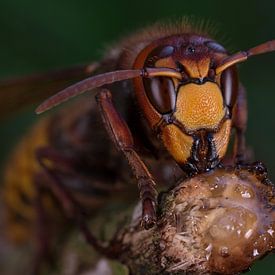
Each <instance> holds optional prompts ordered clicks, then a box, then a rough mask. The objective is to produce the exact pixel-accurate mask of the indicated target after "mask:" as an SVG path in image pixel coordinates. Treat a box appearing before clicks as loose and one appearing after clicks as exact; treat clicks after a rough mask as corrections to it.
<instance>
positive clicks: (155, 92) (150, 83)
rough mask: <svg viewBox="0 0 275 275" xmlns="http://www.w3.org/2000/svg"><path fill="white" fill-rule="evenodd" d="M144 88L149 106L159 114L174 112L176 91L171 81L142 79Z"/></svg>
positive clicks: (162, 78) (156, 78) (168, 79)
mask: <svg viewBox="0 0 275 275" xmlns="http://www.w3.org/2000/svg"><path fill="white" fill-rule="evenodd" d="M144 86H145V91H146V94H147V96H148V98H149V100H150V102H151V104H152V105H153V107H154V108H155V109H156V110H157V111H158V112H159V113H160V114H167V113H170V112H172V111H173V110H174V108H175V104H176V91H175V87H174V84H173V81H172V79H170V78H168V77H154V78H150V79H144Z"/></svg>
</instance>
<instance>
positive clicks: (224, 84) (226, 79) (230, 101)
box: [221, 67, 239, 108]
mask: <svg viewBox="0 0 275 275" xmlns="http://www.w3.org/2000/svg"><path fill="white" fill-rule="evenodd" d="M238 83H239V82H238V75H237V71H236V67H235V68H234V67H232V68H228V69H227V70H225V71H224V72H222V75H221V89H222V93H223V98H224V102H225V104H226V105H227V106H228V107H229V108H233V106H234V104H235V102H236V98H237V94H238Z"/></svg>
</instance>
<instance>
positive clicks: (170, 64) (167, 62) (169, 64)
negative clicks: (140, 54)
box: [155, 56, 177, 69]
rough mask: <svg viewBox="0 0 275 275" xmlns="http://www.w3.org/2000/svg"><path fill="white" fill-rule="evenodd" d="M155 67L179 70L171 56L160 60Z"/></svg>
mask: <svg viewBox="0 0 275 275" xmlns="http://www.w3.org/2000/svg"><path fill="white" fill-rule="evenodd" d="M155 66H156V67H164V68H172V69H176V68H177V67H176V64H175V61H174V60H173V58H172V57H171V56H169V57H166V58H162V59H159V60H158V61H157V62H156V63H155Z"/></svg>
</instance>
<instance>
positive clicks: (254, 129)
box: [0, 0, 275, 274]
mask: <svg viewBox="0 0 275 275" xmlns="http://www.w3.org/2000/svg"><path fill="white" fill-rule="evenodd" d="M185 15H188V16H190V15H193V16H196V17H198V18H204V19H210V20H211V21H213V22H214V23H217V25H218V26H219V33H220V37H221V38H222V41H224V40H225V41H228V42H227V43H226V46H228V47H229V49H231V50H233V51H237V50H240V49H247V48H249V47H252V46H255V45H257V44H259V43H262V42H265V41H267V40H271V39H274V38H275V1H271V0H270V1H236V0H231V1H183V0H181V1H175V0H174V1H163V0H159V1H141V0H140V1H133V2H131V1H64V0H60V1H53V0H48V1H38V0H25V1H22V0H10V1H3V0H0V77H1V78H5V77H13V76H15V75H16V76H18V75H27V74H31V73H35V72H43V71H47V70H51V69H53V68H58V67H67V66H70V65H73V64H78V63H83V62H84V63H85V62H87V61H88V62H89V61H93V60H97V59H99V58H100V56H101V55H102V53H103V51H104V47H105V46H106V45H108V44H109V43H110V42H114V41H116V40H118V39H119V38H121V37H123V36H124V35H126V34H128V33H131V32H133V31H134V30H136V29H137V28H142V27H143V26H147V25H148V24H150V23H152V22H155V21H158V20H161V19H169V18H179V17H182V16H185ZM218 37H219V36H218ZM224 38H225V39H224ZM240 75H241V80H242V82H243V84H244V85H245V86H246V88H247V90H248V103H249V123H248V132H247V139H248V143H249V145H250V146H251V147H252V148H253V149H254V152H255V155H256V158H257V159H258V160H261V161H263V162H264V163H266V165H267V167H268V168H269V171H270V176H271V178H272V179H273V181H274V180H275V144H274V140H275V130H274V129H275V120H274V117H275V107H274V106H275V105H274V102H275V82H274V80H275V53H273V54H272V53H270V54H266V55H263V56H258V57H255V58H252V59H251V60H249V61H247V62H246V63H245V64H242V65H241V66H240ZM35 119H37V118H36V116H35V115H34V114H33V113H32V112H28V113H26V114H24V115H22V114H19V115H18V114H13V116H12V117H11V118H9V119H8V120H4V121H0V123H1V124H0V131H1V135H0V143H1V147H0V148H1V149H0V156H1V162H2V163H3V160H4V159H5V157H6V156H7V153H8V152H9V151H10V149H11V148H12V147H13V146H14V144H15V142H16V141H17V140H18V139H20V137H21V136H22V135H23V134H24V130H25V129H26V128H27V127H28V126H29V124H30V123H31V122H32V121H34V120H35ZM249 274H275V259H274V256H270V257H268V258H266V259H264V260H263V261H261V262H259V263H258V264H256V265H255V266H254V267H253V269H252V271H251V272H250V273H249Z"/></svg>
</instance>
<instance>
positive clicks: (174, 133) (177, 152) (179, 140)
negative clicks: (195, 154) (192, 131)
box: [162, 125, 193, 164]
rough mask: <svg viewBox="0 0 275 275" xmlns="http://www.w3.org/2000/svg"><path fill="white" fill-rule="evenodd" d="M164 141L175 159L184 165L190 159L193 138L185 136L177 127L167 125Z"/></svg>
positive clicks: (163, 136)
mask: <svg viewBox="0 0 275 275" xmlns="http://www.w3.org/2000/svg"><path fill="white" fill-rule="evenodd" d="M162 140H163V143H164V145H165V147H166V148H167V150H168V151H169V153H170V154H171V155H172V156H173V158H174V159H175V160H176V161H177V162H178V163H180V164H184V163H185V162H186V161H187V159H188V157H190V153H191V149H192V144H193V138H192V137H191V136H188V135H186V134H184V133H183V132H182V131H181V130H180V129H179V128H178V127H177V126H175V125H167V126H165V127H164V128H163V131H162Z"/></svg>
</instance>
